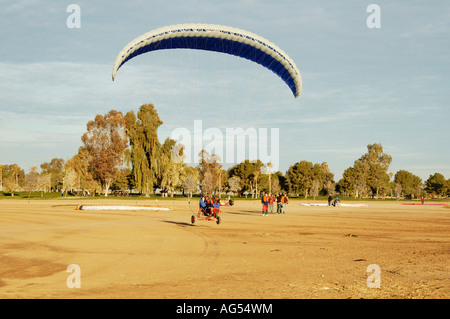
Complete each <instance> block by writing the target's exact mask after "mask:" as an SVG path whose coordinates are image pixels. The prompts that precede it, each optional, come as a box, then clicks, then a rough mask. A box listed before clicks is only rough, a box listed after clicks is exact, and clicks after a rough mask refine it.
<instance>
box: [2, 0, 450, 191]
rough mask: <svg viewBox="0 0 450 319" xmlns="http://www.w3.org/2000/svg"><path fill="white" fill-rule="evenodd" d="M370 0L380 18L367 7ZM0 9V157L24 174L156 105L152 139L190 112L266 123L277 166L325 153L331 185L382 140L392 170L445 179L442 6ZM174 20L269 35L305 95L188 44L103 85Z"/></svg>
mask: <svg viewBox="0 0 450 319" xmlns="http://www.w3.org/2000/svg"><path fill="white" fill-rule="evenodd" d="M373 3H374V4H377V5H378V8H379V16H372V14H374V13H375V11H370V10H369V12H368V10H367V8H368V6H369V5H370V4H373ZM70 4H76V5H77V6H78V8H79V9H80V15H79V20H77V21H79V28H71V27H69V26H70V23H69V24H68V18H71V17H73V16H71V15H72V14H73V13H74V11H72V10H68V6H69V5H70ZM0 7H1V10H0V39H1V45H0V164H13V163H16V164H18V165H19V166H20V167H22V168H23V169H25V170H26V171H28V170H29V169H30V168H31V167H32V166H36V167H39V166H40V164H42V163H44V162H50V161H51V159H52V158H63V159H65V160H67V159H69V158H71V157H72V156H74V155H75V154H76V153H77V151H78V148H79V147H80V146H82V143H81V136H82V134H83V133H85V132H86V124H87V122H88V121H90V120H93V119H94V118H95V115H96V114H106V113H107V112H108V111H109V110H112V109H115V110H118V111H121V112H122V113H124V114H125V113H127V112H129V111H134V112H137V111H138V109H139V107H140V106H141V105H142V104H145V103H153V104H154V105H155V107H156V110H157V112H158V114H159V117H160V119H161V120H162V121H163V125H162V126H161V127H160V128H159V130H158V135H159V138H160V140H161V141H164V139H165V138H166V137H169V136H170V135H171V134H172V133H173V132H174V131H176V130H177V129H180V128H184V129H187V130H188V131H189V132H192V133H193V132H194V123H195V122H194V121H201V123H202V129H203V132H205V131H206V130H207V129H208V128H214V129H215V130H216V131H217V130H218V131H220V132H223V134H224V135H225V132H226V129H227V128H243V129H244V130H245V129H249V128H251V129H255V130H257V131H258V132H260V131H259V129H261V128H267V129H268V132H274V130H276V131H277V132H278V136H276V134H275V133H274V134H273V136H275V137H277V139H275V144H276V147H277V149H278V152H277V155H278V156H277V158H278V169H279V170H280V171H282V172H285V171H286V170H287V169H288V168H289V166H290V165H293V164H294V163H296V162H299V161H302V160H306V161H310V162H312V163H322V162H327V163H328V166H329V168H330V170H331V172H332V173H334V174H335V181H336V182H337V181H338V180H339V179H340V178H341V176H342V173H343V172H344V170H345V169H347V168H348V167H351V166H353V164H354V161H355V160H357V159H358V158H360V157H361V156H362V155H363V154H364V153H366V152H367V145H368V144H373V143H380V144H381V145H382V146H383V150H384V152H385V153H387V154H389V155H391V156H392V163H391V165H390V168H389V171H388V172H392V173H394V174H395V173H396V172H397V171H398V170H401V169H403V170H407V171H410V172H411V173H413V174H415V175H417V176H419V177H421V178H422V180H426V179H427V178H428V177H429V176H430V175H431V174H434V173H436V172H439V173H441V174H443V175H444V176H445V178H447V179H448V178H450V147H449V146H450V139H449V138H450V134H449V132H450V126H449V119H450V105H449V103H450V102H449V101H450V90H449V89H448V85H449V83H450V63H449V61H448V60H449V57H450V25H449V24H450V3H449V2H448V1H432V2H430V1H407V2H406V1H376V0H370V1H360V0H359V1H350V0H344V1H332V0H330V1H297V0H296V1H294V0H278V1H265V0H260V1H257V0H238V1H234V0H232V1H222V2H218V1H202V0H195V1H193V0H183V1H177V0H175V1H162V0H159V1H143V0H128V1H126V2H113V1H103V0H97V1H76V0H71V1H48V0H47V1H41V0H27V1H26V0H14V1H9V0H0ZM377 17H379V20H373V18H377ZM368 18H369V21H376V22H379V25H378V26H379V27H378V28H370V27H369V25H368V23H367V21H368ZM69 20H70V19H69ZM70 21H74V20H70ZM181 23H208V24H219V25H226V26H232V27H236V28H240V29H244V30H247V31H250V32H252V33H255V34H258V35H260V36H262V37H264V38H266V39H268V40H269V41H271V42H273V43H275V44H276V45H277V46H278V47H280V48H281V49H282V50H284V51H285V52H286V53H287V54H288V55H289V56H290V57H291V58H292V60H293V61H294V62H295V63H296V65H297V67H298V69H299V70H300V73H301V76H302V81H303V91H302V93H301V95H300V96H299V97H298V98H295V97H294V96H293V95H292V93H291V91H290V89H289V88H288V87H287V86H286V85H285V84H284V83H283V81H282V80H281V79H280V78H279V77H277V76H276V75H275V74H274V73H272V72H271V71H269V70H267V69H265V68H263V67H262V66H260V65H258V64H256V63H253V62H250V61H248V60H245V59H241V58H238V57H234V56H228V55H225V54H221V53H214V52H206V51H196V50H161V51H155V52H152V53H148V54H145V55H141V56H138V57H136V58H134V59H132V60H130V61H128V62H127V63H126V64H125V65H124V66H123V67H122V68H121V69H120V70H119V71H118V73H117V76H116V79H115V81H114V82H113V81H112V79H111V73H112V66H113V63H114V60H115V58H116V56H117V54H118V53H119V52H120V50H121V49H122V48H123V47H124V46H125V45H126V44H127V43H129V42H130V41H131V40H133V39H134V38H136V37H138V36H139V35H141V34H143V33H146V32H148V31H151V30H153V29H156V28H159V27H163V26H167V25H172V24H181ZM369 24H370V23H369ZM197 123H198V122H197ZM259 134H260V135H258V137H259V138H260V137H261V135H262V133H259ZM269 135H270V136H268V139H269V140H270V138H271V137H272V133H271V134H269ZM271 141H272V140H271ZM197 142H199V141H193V143H197ZM200 143H201V144H202V145H205V144H208V140H200ZM270 149H271V150H272V149H274V148H272V146H271V148H270ZM192 160H193V161H195V159H192ZM226 164H228V166H230V165H232V164H233V163H226Z"/></svg>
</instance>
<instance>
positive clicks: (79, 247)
mask: <svg viewBox="0 0 450 319" xmlns="http://www.w3.org/2000/svg"><path fill="white" fill-rule="evenodd" d="M88 203H92V204H95V205H99V204H114V205H120V204H123V205H140V206H142V205H161V207H169V208H172V209H173V210H172V211H77V210H75V206H76V205H77V204H88ZM299 204H300V201H291V202H290V203H289V205H288V211H287V213H286V214H284V215H269V216H267V217H262V216H261V213H260V204H259V202H257V201H237V202H236V203H235V205H234V206H232V207H223V209H222V214H221V216H222V223H221V224H220V225H217V224H215V223H214V222H206V221H197V223H196V224H195V225H192V224H191V223H190V216H191V215H192V213H193V211H195V212H196V211H197V203H196V202H195V203H193V204H191V206H189V205H188V204H187V201H172V200H165V201H161V200H160V201H159V202H158V203H157V204H156V203H155V201H137V202H136V201H132V200H131V201H130V200H127V201H119V200H116V199H112V198H111V199H105V200H95V201H92V202H89V201H88V200H78V201H77V200H65V199H61V200H51V201H50V200H48V201H40V200H31V201H27V200H9V199H8V200H0V298H181V299H185V298H189V299H191V298H208V299H209V298H221V299H222V298H223V299H228V298H240V299H241V298H251V299H260V298H275V299H278V298H288V299H299V298H302V299H303V298H306V299H309V298H442V299H444V298H445V299H446V298H448V297H449V296H450V294H449V288H450V280H449V256H450V236H449V234H450V209H448V208H444V207H442V206H428V205H426V206H406V205H401V204H400V203H399V202H376V203H374V202H367V204H368V205H369V207H304V206H300V205H299ZM350 235H351V236H350ZM71 264H76V265H78V266H79V267H80V274H81V277H80V282H81V288H72V289H70V288H68V286H67V283H66V282H67V279H68V277H69V276H70V275H71V274H72V273H70V272H67V267H68V266H69V265H71ZM372 264H376V265H378V266H379V269H380V270H381V272H380V276H379V278H380V279H381V282H380V288H369V287H368V284H367V279H368V277H369V276H371V275H372V272H371V271H370V272H368V271H367V267H368V266H369V265H372Z"/></svg>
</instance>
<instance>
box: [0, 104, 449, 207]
mask: <svg viewBox="0 0 450 319" xmlns="http://www.w3.org/2000/svg"><path fill="white" fill-rule="evenodd" d="M162 124H163V122H162V121H161V119H160V118H159V116H158V113H157V111H156V109H155V107H154V105H153V104H144V105H142V106H141V107H140V108H139V111H138V112H137V113H135V112H134V111H129V112H128V113H126V114H125V115H123V114H122V113H121V112H118V111H116V110H111V111H109V112H108V113H107V114H105V115H96V117H95V119H94V120H91V121H89V122H88V123H87V125H86V128H87V131H86V132H85V133H84V134H83V135H82V137H81V141H82V146H81V147H79V149H78V153H77V154H75V155H74V156H73V157H72V158H70V159H67V160H64V159H61V158H53V159H52V160H51V161H50V162H48V163H47V162H46V163H43V164H41V165H40V168H41V172H38V170H37V167H32V168H31V169H30V171H29V172H28V173H25V172H24V170H23V169H22V168H20V167H19V166H18V165H16V164H7V165H0V191H2V192H4V193H7V194H11V195H12V196H13V195H14V193H15V192H20V191H29V192H33V191H41V193H44V192H49V191H65V192H66V193H67V192H72V193H74V192H82V193H84V194H99V193H103V194H105V196H107V195H108V194H110V193H111V191H122V192H138V193H140V194H145V195H146V196H149V195H150V194H152V193H154V192H155V191H156V190H159V192H161V193H162V194H170V195H171V196H173V195H174V194H175V193H176V192H182V193H183V194H186V195H189V196H192V194H196V193H199V192H203V193H211V194H212V193H214V194H218V195H219V196H220V195H221V194H223V193H232V194H234V195H237V196H246V197H247V196H251V197H258V196H259V195H260V194H261V193H262V192H267V193H281V192H282V193H288V194H290V195H291V196H302V197H304V198H308V197H316V196H320V195H335V194H340V195H342V196H353V197H356V198H362V197H385V196H396V197H407V198H419V197H421V196H424V195H428V196H432V197H448V196H449V195H450V194H449V193H450V179H448V180H446V179H445V177H444V176H443V175H442V174H440V173H435V174H433V175H430V177H429V178H428V179H427V180H426V181H422V180H421V178H420V177H418V176H416V175H414V174H413V173H411V172H408V171H406V170H400V171H398V172H396V173H395V174H393V173H388V169H389V166H390V164H391V162H392V157H391V156H390V155H389V154H386V153H384V152H383V147H382V146H381V144H377V143H375V144H369V145H367V153H365V154H363V155H362V156H361V157H360V158H359V159H357V160H355V162H354V164H353V166H351V167H349V168H347V169H346V170H345V171H344V173H343V175H342V178H341V179H340V180H339V181H338V182H335V180H334V174H333V173H332V172H331V171H330V169H329V167H328V164H327V163H326V162H324V163H312V162H309V161H299V162H297V163H295V164H293V165H291V166H290V167H289V169H288V170H287V171H286V172H285V173H284V174H283V173H282V172H280V171H277V172H272V171H271V168H272V167H271V163H262V162H261V161H260V160H252V161H250V160H245V161H243V162H241V163H238V164H236V165H234V166H232V167H230V168H228V169H224V168H223V166H222V164H221V159H220V158H219V157H218V156H217V155H216V154H209V153H208V152H206V151H205V150H202V151H201V152H200V154H198V156H199V161H198V162H199V164H198V165H197V166H195V167H194V166H189V165H186V164H185V163H183V156H184V155H183V146H182V145H179V144H177V142H176V141H175V140H172V139H170V138H166V139H165V141H164V143H160V142H159V139H158V134H157V130H158V128H159V127H160V126H161V125H162Z"/></svg>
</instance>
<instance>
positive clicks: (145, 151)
mask: <svg viewBox="0 0 450 319" xmlns="http://www.w3.org/2000/svg"><path fill="white" fill-rule="evenodd" d="M162 123H163V122H162V121H161V120H160V119H159V116H158V113H157V112H156V109H155V107H154V106H153V104H144V105H142V106H141V107H140V108H139V111H138V113H137V116H136V115H135V113H134V112H133V111H130V112H128V113H127V114H126V115H125V130H126V133H127V136H128V138H129V141H130V151H129V156H128V158H129V160H130V162H131V165H132V176H133V180H134V184H135V186H136V188H137V189H138V190H139V191H140V192H144V193H145V194H146V196H148V195H149V193H150V191H151V190H152V189H153V184H154V183H155V182H156V168H157V167H156V160H157V150H158V149H159V148H160V143H159V141H158V133H157V130H158V128H159V126H160V125H161V124H162Z"/></svg>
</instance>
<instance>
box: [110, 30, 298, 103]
mask: <svg viewBox="0 0 450 319" xmlns="http://www.w3.org/2000/svg"><path fill="white" fill-rule="evenodd" d="M164 49H197V50H207V51H216V52H222V53H226V54H231V55H235V56H238V57H241V58H245V59H248V60H250V61H253V62H255V63H258V64H260V65H262V66H264V67H266V68H267V69H269V70H271V71H273V72H274V73H275V74H277V75H278V76H279V77H280V78H281V79H282V80H283V81H284V82H285V83H286V84H287V85H288V86H289V88H290V89H291V91H292V93H293V94H294V96H295V97H298V96H299V95H300V93H301V90H302V79H301V76H300V72H299V70H298V69H297V66H296V65H295V63H294V61H293V60H292V59H291V58H290V57H289V56H288V55H287V54H286V53H285V52H284V51H283V50H281V49H280V48H279V47H277V46H276V45H275V44H273V43H271V42H269V41H268V40H266V39H264V38H263V37H260V36H258V35H256V34H253V33H250V32H248V31H244V30H241V29H237V28H232V27H227V26H221V25H212V24H179V25H171V26H166V27H162V28H159V29H156V30H153V31H150V32H147V33H145V34H143V35H141V36H139V37H137V38H136V39H134V40H133V41H131V42H130V43H128V44H127V45H126V46H125V47H124V48H123V49H122V51H120V53H119V54H118V55H117V57H116V60H115V61H114V66H113V71H112V79H113V81H114V78H115V77H116V73H117V71H118V70H119V68H120V67H121V66H122V65H123V64H124V63H126V62H127V61H128V60H130V59H132V58H133V57H135V56H138V55H140V54H143V53H146V52H151V51H155V50H164Z"/></svg>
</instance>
